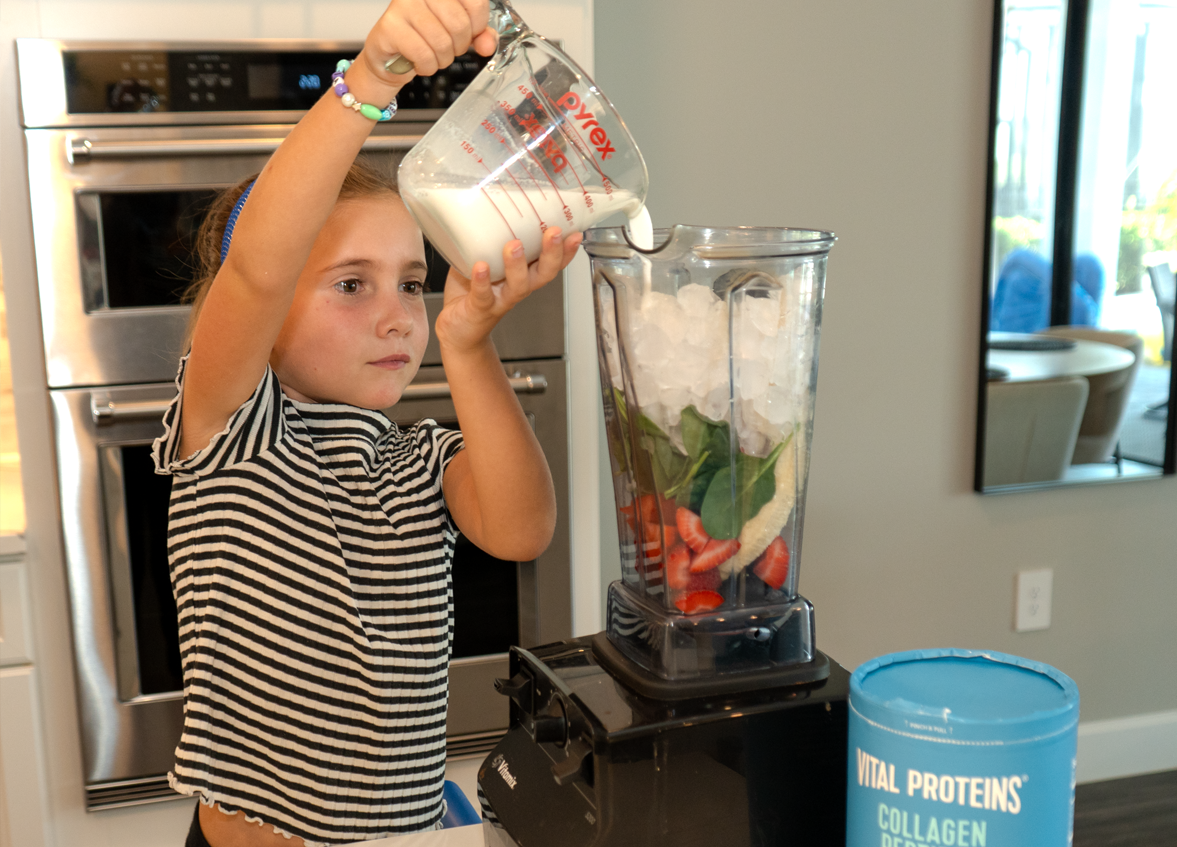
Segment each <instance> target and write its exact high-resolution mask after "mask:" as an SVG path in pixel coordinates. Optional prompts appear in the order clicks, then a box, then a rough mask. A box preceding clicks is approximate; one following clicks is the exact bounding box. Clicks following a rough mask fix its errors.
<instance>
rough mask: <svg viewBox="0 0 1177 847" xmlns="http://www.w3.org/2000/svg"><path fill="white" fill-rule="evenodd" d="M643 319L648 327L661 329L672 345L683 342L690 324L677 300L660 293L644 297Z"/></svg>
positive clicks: (650, 293)
mask: <svg viewBox="0 0 1177 847" xmlns="http://www.w3.org/2000/svg"><path fill="white" fill-rule="evenodd" d="M641 319H642V321H644V322H645V323H646V324H647V325H653V326H657V327H660V328H661V330H662V332H663V334H664V335H665V336H666V338H667V339H668V340H669V341H670V343H671V344H677V343H678V342H679V341H681V340H682V338H683V336H684V335H686V333H687V329H688V324H689V322H688V320H687V316H686V313H685V312H683V309H682V307H681V306H680V305H679V302H678V300H677V298H675V297H673V296H671V295H670V294H663V293H661V292H659V291H651V292H649V293H648V294H646V295H645V296H644V297H642V309H641Z"/></svg>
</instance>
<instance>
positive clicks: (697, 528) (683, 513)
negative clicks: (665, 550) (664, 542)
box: [674, 506, 711, 553]
mask: <svg viewBox="0 0 1177 847" xmlns="http://www.w3.org/2000/svg"><path fill="white" fill-rule="evenodd" d="M674 524H675V526H677V527H678V534H679V535H681V536H682V540H683V541H685V542H687V546H688V547H690V548H691V549H692V550H694V551H695V552H696V553H701V552H702V551H703V548H704V547H706V546H707V542H708V541H710V540H711V536H710V535H708V534H707V532H706V531H705V530H704V529H703V519H702V518H701V517H699V516H698V515H696V514H695V513H694V512H692V511H691V510H690V509H688V508H687V507H686V506H679V507H678V511H677V512H676V513H675V515H674Z"/></svg>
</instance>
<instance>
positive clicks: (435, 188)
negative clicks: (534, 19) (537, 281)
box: [398, 0, 653, 281]
mask: <svg viewBox="0 0 1177 847" xmlns="http://www.w3.org/2000/svg"><path fill="white" fill-rule="evenodd" d="M490 26H491V27H493V28H494V29H495V30H497V31H498V33H499V46H498V50H497V51H496V52H495V55H494V56H493V57H492V58H491V59H490V61H489V62H488V63H487V65H486V67H485V68H483V70H482V71H481V72H480V73H479V74H478V76H477V77H475V79H474V80H473V81H472V82H471V83H470V85H469V87H468V88H467V89H466V90H465V91H463V92H462V94H461V95H460V96H459V97H458V99H457V100H456V101H455V102H454V103H453V105H451V106H450V107H449V109H447V110H446V112H445V113H444V114H443V115H442V117H441V118H440V119H439V120H438V122H437V123H436V124H434V126H433V127H432V128H431V129H430V130H429V132H428V133H426V135H425V137H424V138H422V139H421V141H420V142H418V144H417V145H416V146H415V147H414V148H413V149H412V150H410V151H409V153H408V154H407V155H406V156H405V159H404V161H403V162H402V163H401V166H400V171H399V175H398V180H399V183H400V188H401V194H402V196H403V197H404V200H405V204H406V206H408V209H409V211H410V212H411V213H412V215H413V217H414V218H415V219H416V220H417V223H418V225H419V226H420V227H421V230H422V232H423V233H424V234H425V237H426V238H428V239H429V241H430V243H431V244H432V245H433V246H434V247H435V248H436V249H437V250H438V251H439V252H440V253H441V254H442V256H444V257H445V259H446V261H448V262H449V263H450V264H451V265H452V266H453V267H455V268H456V269H457V270H458V271H459V272H461V273H462V274H464V275H465V276H467V277H468V276H469V275H470V272H471V269H472V268H473V265H474V263H475V262H477V261H485V262H487V263H488V264H489V265H490V278H491V280H492V281H494V280H499V279H502V278H503V276H504V269H503V260H502V250H503V245H505V244H506V243H507V242H508V241H511V240H513V239H519V240H520V241H521V242H522V243H523V249H524V254H525V256H526V257H527V260H528V261H529V262H530V261H533V260H535V259H536V258H537V257H538V256H539V253H540V245H541V240H542V238H543V233H544V230H546V229H547V228H548V227H549V226H559V227H560V228H561V229H563V230H564V232H565V234H570V233H573V232H583V231H584V230H586V229H589V228H591V227H593V226H596V225H597V224H599V223H601V222H602V221H604V220H605V219H606V218H609V217H612V216H613V215H616V214H619V213H620V214H624V215H625V216H626V217H627V218H628V219H629V220H630V232H631V237H632V238H633V239H634V243H635V244H639V245H641V246H643V247H646V249H649V248H650V247H652V240H653V231H652V227H651V224H650V217H649V214H648V213H647V212H646V210H645V200H646V192H647V189H648V181H649V179H648V176H647V174H646V165H645V162H644V161H643V160H642V155H641V153H640V152H639V151H638V148H637V145H636V144H635V143H634V140H633V137H632V136H631V135H630V134H629V130H628V129H627V128H626V126H625V123H624V122H623V121H622V120H621V117H620V116H619V115H618V114H617V111H616V110H615V109H614V108H613V105H612V104H611V103H610V102H609V101H608V99H607V98H606V97H605V96H604V95H603V94H602V93H601V92H600V90H599V89H598V88H597V87H596V85H595V84H594V83H593V81H592V80H591V79H589V77H588V76H587V74H585V73H584V71H583V70H581V68H580V67H579V66H578V65H577V64H576V63H575V62H574V61H572V59H570V58H569V57H568V56H567V55H566V54H565V53H564V52H563V51H561V50H560V49H559V48H557V47H555V46H554V45H552V44H550V43H549V42H548V41H546V40H545V39H544V38H543V37H542V36H540V35H537V34H536V33H535V32H533V31H532V30H531V29H529V28H528V27H527V25H526V24H525V23H524V22H523V20H522V19H521V18H520V17H519V16H518V14H517V13H516V12H515V11H514V9H512V8H511V6H510V4H509V3H508V2H506V0H491V15H490Z"/></svg>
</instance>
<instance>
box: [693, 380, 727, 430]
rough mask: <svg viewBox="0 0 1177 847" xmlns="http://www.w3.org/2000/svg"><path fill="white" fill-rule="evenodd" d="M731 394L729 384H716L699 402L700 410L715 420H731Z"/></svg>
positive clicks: (705, 415)
mask: <svg viewBox="0 0 1177 847" xmlns="http://www.w3.org/2000/svg"><path fill="white" fill-rule="evenodd" d="M729 400H730V398H729V396H728V390H727V385H726V383H725V384H721V385H715V384H712V387H711V388H709V389H708V391H707V392H706V393H705V394H704V395H703V397H702V402H701V403H700V404H699V406H698V409H699V412H700V413H701V414H702V415H703V416H704V417H706V418H710V419H711V420H713V421H730V420H731V407H730V404H729Z"/></svg>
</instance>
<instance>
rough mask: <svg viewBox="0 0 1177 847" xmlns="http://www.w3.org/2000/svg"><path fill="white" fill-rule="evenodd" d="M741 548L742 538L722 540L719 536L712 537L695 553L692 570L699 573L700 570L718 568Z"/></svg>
mask: <svg viewBox="0 0 1177 847" xmlns="http://www.w3.org/2000/svg"><path fill="white" fill-rule="evenodd" d="M739 549H740V540H739V539H738V538H728V539H724V540H722V541H721V540H720V539H718V538H712V539H711V540H710V541H708V542H707V546H706V547H704V548H703V549H702V550H701V551H700V552H698V553H696V554H695V558H694V560H693V561H692V562H691V572H692V573H699V571H709V570H711V569H712V568H717V567H719V566H720V565H721V564H722V563H723V562H726V561H727V560H728V559H730V558H731V557H732V556H734V555H736V551H737V550H739Z"/></svg>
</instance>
